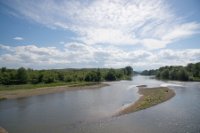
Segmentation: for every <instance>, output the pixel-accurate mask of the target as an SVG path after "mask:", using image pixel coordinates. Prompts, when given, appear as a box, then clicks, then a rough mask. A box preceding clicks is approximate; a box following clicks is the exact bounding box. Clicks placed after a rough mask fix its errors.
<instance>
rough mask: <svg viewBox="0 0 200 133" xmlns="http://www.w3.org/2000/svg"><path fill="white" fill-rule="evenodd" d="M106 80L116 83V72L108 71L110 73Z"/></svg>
mask: <svg viewBox="0 0 200 133" xmlns="http://www.w3.org/2000/svg"><path fill="white" fill-rule="evenodd" d="M105 79H106V80H107V81H115V80H117V77H116V72H115V70H114V69H110V70H109V71H108V73H107V74H106V77H105Z"/></svg>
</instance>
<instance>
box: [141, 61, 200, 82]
mask: <svg viewBox="0 0 200 133" xmlns="http://www.w3.org/2000/svg"><path fill="white" fill-rule="evenodd" d="M141 74H142V75H156V77H157V78H159V79H170V80H181V81H188V80H189V81H200V62H198V63H195V64H192V63H189V64H188V65H187V66H185V67H183V66H165V67H160V68H159V69H155V70H145V71H143V72H142V73H141Z"/></svg>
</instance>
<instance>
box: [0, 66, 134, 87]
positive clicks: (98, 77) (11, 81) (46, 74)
mask: <svg viewBox="0 0 200 133" xmlns="http://www.w3.org/2000/svg"><path fill="white" fill-rule="evenodd" d="M132 75H133V69H132V67H130V66H127V67H125V68H120V69H108V68H101V69H100V68H98V69H96V68H91V69H53V70H33V69H25V68H23V67H21V68H19V69H7V68H6V67H2V68H0V84H2V85H16V84H47V83H48V84H49V83H57V82H65V83H72V82H101V81H114V80H122V79H130V78H131V77H132Z"/></svg>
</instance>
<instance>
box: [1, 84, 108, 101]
mask: <svg viewBox="0 0 200 133" xmlns="http://www.w3.org/2000/svg"><path fill="white" fill-rule="evenodd" d="M104 86H107V84H103V83H99V82H74V83H70V84H69V83H68V84H67V83H56V84H55V83H53V84H40V85H39V84H37V85H33V84H30V85H29V84H25V85H10V86H1V91H0V101H1V100H6V99H14V98H22V97H29V96H36V95H44V94H49V93H58V92H63V91H66V90H80V89H97V88H101V87H104Z"/></svg>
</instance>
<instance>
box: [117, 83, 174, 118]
mask: <svg viewBox="0 0 200 133" xmlns="http://www.w3.org/2000/svg"><path fill="white" fill-rule="evenodd" d="M137 87H138V88H139V90H138V93H139V94H141V95H142V96H141V97H140V98H139V99H138V100H137V101H136V102H135V103H133V104H131V105H130V106H128V107H126V108H123V109H122V110H120V111H119V112H117V113H116V114H115V115H114V116H120V115H124V114H129V113H133V112H136V111H139V110H143V109H146V108H149V107H152V106H154V105H157V104H159V103H162V102H165V101H167V100H169V99H170V98H172V97H173V96H175V92H174V91H173V90H172V89H169V88H167V87H155V88H146V85H141V86H137Z"/></svg>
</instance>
